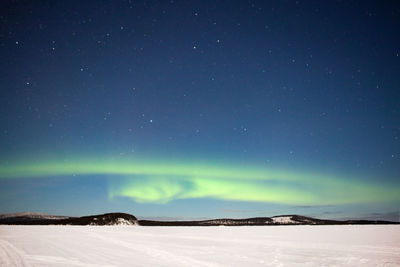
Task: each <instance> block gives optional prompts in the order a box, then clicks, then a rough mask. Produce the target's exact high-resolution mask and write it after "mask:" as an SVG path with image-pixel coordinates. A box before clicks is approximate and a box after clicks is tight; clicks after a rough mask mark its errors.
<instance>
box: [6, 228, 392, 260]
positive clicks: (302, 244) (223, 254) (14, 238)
mask: <svg viewBox="0 0 400 267" xmlns="http://www.w3.org/2000/svg"><path fill="white" fill-rule="evenodd" d="M0 266H400V226H399V225H376V226H374V225H346V226H298V225H288V226H234V227H218V226H217V227H213V226H209V227H139V226H138V227H126V226H124V227H120V226H103V227H98V226H12V225H0Z"/></svg>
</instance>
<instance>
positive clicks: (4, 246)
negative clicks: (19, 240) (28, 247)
mask: <svg viewBox="0 0 400 267" xmlns="http://www.w3.org/2000/svg"><path fill="white" fill-rule="evenodd" d="M24 254H25V253H23V252H22V251H20V250H19V249H18V248H16V247H14V246H13V245H12V244H10V243H9V242H8V241H6V240H1V239H0V266H2V267H3V266H4V267H5V266H7V267H12V266H18V267H30V266H31V265H30V264H29V263H28V262H26V261H25V259H24Z"/></svg>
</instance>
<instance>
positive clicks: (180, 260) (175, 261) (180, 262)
mask: <svg viewBox="0 0 400 267" xmlns="http://www.w3.org/2000/svg"><path fill="white" fill-rule="evenodd" d="M89 235H90V236H92V237H94V238H97V239H100V240H103V241H106V242H107V243H113V244H115V245H118V246H122V247H125V248H128V249H131V250H134V251H137V252H140V253H143V254H146V255H148V256H150V257H152V258H157V259H158V260H161V262H163V263H168V265H171V266H207V267H219V266H221V265H219V264H216V263H212V262H204V261H200V260H196V259H193V258H190V257H187V256H182V255H177V254H173V253H170V252H167V251H165V250H160V249H156V248H151V247H150V246H143V245H142V244H136V243H131V242H126V241H122V240H116V239H114V238H110V237H106V236H105V235H100V234H96V233H90V234H89Z"/></svg>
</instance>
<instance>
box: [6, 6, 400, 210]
mask: <svg viewBox="0 0 400 267" xmlns="http://www.w3.org/2000/svg"><path fill="white" fill-rule="evenodd" d="M0 7H1V11H0V20H1V26H0V48H1V50H0V70H1V72H0V147H1V150H0V158H1V162H2V166H3V167H4V166H6V167H7V166H8V165H12V166H14V165H15V166H22V165H23V164H26V163H27V162H29V163H32V162H35V161H41V162H46V165H47V166H49V165H51V164H55V163H48V162H49V159H57V160H56V161H57V162H69V161H71V160H78V161H79V160H82V159H85V160H87V161H89V162H93V161H95V160H97V159H98V158H101V159H102V161H106V162H109V160H110V159H113V160H115V158H118V159H121V161H123V160H128V161H131V160H132V159H135V160H141V161H144V162H147V163H149V162H151V163H152V164H150V165H152V166H153V165H154V166H155V167H154V168H158V167H159V165H157V164H159V163H160V162H161V163H163V164H169V163H168V162H170V161H173V162H178V163H180V164H182V165H185V166H193V165H196V164H198V163H199V162H200V163H204V162H207V163H210V164H215V165H218V166H220V165H223V166H238V165H240V166H257V168H266V169H269V168H272V169H278V170H280V171H285V172H287V171H290V172H293V173H297V172H298V173H304V172H307V173H309V172H311V173H322V174H323V176H326V175H328V176H335V177H339V179H340V181H347V180H351V181H353V180H354V181H357V182H361V183H365V184H368V185H369V183H370V182H373V183H376V184H381V185H385V186H386V185H388V186H390V187H392V188H395V189H396V190H397V192H399V190H400V187H399V183H400V181H399V179H400V139H399V138H400V114H399V113H400V101H399V100H400V90H399V88H400V78H399V77H400V75H399V70H400V56H399V53H400V37H399V36H400V35H399V26H400V5H399V4H398V3H396V2H395V1H268V2H267V1H4V2H2V3H1V4H0ZM135 160H134V161H135ZM154 162H157V164H156V163H154ZM189 162H190V164H189ZM53 166H54V165H53ZM4 168H5V167H4ZM73 172H75V171H73ZM76 172H81V170H77V171H76ZM68 175H75V173H72V172H71V173H68V172H66V173H62V175H61V174H60V173H58V174H56V173H54V174H52V175H50V176H51V177H48V175H43V174H40V175H36V176H40V177H41V178H42V180H41V183H42V184H44V185H46V186H44V185H43V186H35V188H36V189H35V188H34V189H32V188H31V185H32V184H31V183H36V182H32V180H31V179H32V178H24V179H22V180H18V181H15V180H14V179H12V178H10V177H6V175H2V176H3V178H4V179H2V180H1V181H0V187H1V188H2V189H0V191H2V192H3V193H2V197H1V201H2V203H3V204H0V212H2V211H3V212H11V211H22V210H26V209H30V210H37V211H43V212H53V213H54V212H55V213H74V214H87V213H91V212H92V210H93V206H90V205H82V206H81V207H80V208H71V207H68V205H67V204H65V203H64V204H61V202H60V201H57V197H56V196H58V197H60V196H63V195H65V196H68V197H71V192H75V193H74V194H75V198H76V199H79V201H82V203H85V202H86V203H89V202H90V201H94V199H96V197H95V196H97V197H99V196H101V198H102V202H101V203H102V204H101V205H102V206H103V207H106V208H103V209H102V208H99V207H96V211H97V210H98V211H99V212H101V211H104V210H107V209H120V210H125V211H129V212H133V213H135V215H144V216H150V215H151V216H155V215H163V216H164V215H165V214H162V213H163V212H165V213H167V214H172V215H173V216H217V215H220V214H218V212H217V211H206V209H207V207H210V205H211V206H218V207H219V209H218V210H219V211H221V210H224V209H225V210H235V209H236V208H237V209H241V210H259V209H262V210H263V211H264V210H266V213H268V212H269V213H272V212H277V213H280V211H283V212H285V211H292V210H291V209H289V208H288V206H284V207H279V208H277V209H276V208H275V207H274V208H270V207H271V206H273V205H275V204H271V203H270V202H269V201H265V200H263V201H259V200H257V201H253V200H251V201H249V199H248V198H246V197H243V198H241V197H238V198H239V199H232V198H234V197H233V195H235V196H236V193H237V192H236V191H235V194H233V191H230V192H229V194H228V193H227V195H230V196H232V197H228V198H227V197H225V195H224V196H223V194H222V193H221V195H218V194H217V195H215V194H214V195H213V194H211V195H210V194H208V193H207V194H205V196H201V197H198V196H197V195H196V196H195V197H194V196H193V195H190V194H189V195H190V196H187V195H185V194H186V193H187V192H186V191H187V188H188V187H190V186H188V187H187V186H186V185H184V186H182V187H183V188H185V189H182V191H179V193H176V195H174V197H172V199H170V200H168V201H167V203H163V204H159V203H158V204H153V203H151V204H146V203H145V204H143V203H142V202H147V201H143V199H138V195H137V193H135V194H134V195H132V194H131V193H130V195H129V196H130V197H127V198H124V197H121V196H120V197H117V198H115V197H113V198H108V197H107V194H109V193H107V192H110V189H109V188H111V187H113V186H110V185H109V182H107V179H114V178H110V177H108V176H107V175H104V173H100V174H98V173H96V174H93V173H91V174H90V175H87V173H86V174H85V173H81V174H80V175H81V176H82V177H81V178H80V179H76V178H71V177H69V176H68ZM93 175H94V176H96V177H97V178H93V177H92V176H93ZM146 175H149V173H148V172H145V173H144V174H143V177H147V176H146ZM152 175H153V174H152ZM165 175H167V176H170V175H171V173H170V172H167V173H165ZM184 175H188V174H187V173H186V172H185V174H184ZM213 175H214V174H213ZM23 176H24V175H23ZM27 176H30V175H27ZM42 176H43V177H42ZM44 176H46V177H44ZM64 176H67V177H69V178H67V177H64ZM89 176H90V177H89ZM105 176H107V177H105ZM111 176H112V175H111ZM134 176H135V177H134V178H132V177H131V178H130V179H133V180H137V179H144V178H143V177H142V176H141V175H140V174H139V175H137V174H136V173H135V175H134ZM46 179H47V180H48V179H56V180H57V181H62V182H60V184H58V183H56V185H54V187H51V188H49V187H48V183H47V182H46V181H47V180H46ZM124 179H128V178H126V177H125V178H124ZM158 179H159V178H158ZM168 179H172V178H168ZM243 179H246V177H243ZM277 179H278V178H277ZM279 179H280V178H279ZM279 179H278V180H279ZM321 179H322V180H323V178H321ZM34 180H35V179H34ZM128 180H129V179H128ZM189 180H190V179H189ZM279 181H280V180H279ZM49 183H50V182H49ZM2 184H3V186H2ZM299 184H300V185H298V186H299V187H302V184H301V182H300V181H299ZM180 185H181V184H180ZM124 186H126V184H124ZM151 186H152V184H151V183H149V184H147V185H146V187H145V188H146V190H147V188H150V187H151ZM196 186H197V187H196V189H198V190H200V189H199V188H200V186H199V185H198V184H196ZM292 186H293V185H292ZM17 188H18V189H17ZM27 188H29V189H27ZM74 188H79V189H77V190H74ZM82 188H86V189H85V190H86V191H85V190H83V191H82V192H81V191H80V190H82ZM141 188H142V187H141ZM164 189H165V188H164ZM164 189H163V190H164ZM203 189H204V188H202V189H201V190H203ZM296 189H298V188H296ZM146 190H145V191H146ZM204 190H205V189H204ZM207 190H209V188H208V189H207ZM232 190H237V189H232ZM338 190H339V189H338ZM111 191H112V190H111ZM142 191H143V190H142ZM142 191H141V192H142ZM221 191H223V190H222V189H221ZM339 191H340V190H339ZM4 192H7V194H5V193H4ZM28 192H29V193H28ZM54 192H57V193H56V196H55V195H54ZM79 192H80V193H79ZM207 192H209V191H207ZM34 194H37V195H40V196H41V197H40V199H39V200H37V201H36V202H35V201H33V199H34V196H33V195H34ZM121 194H122V193H121ZM121 194H119V195H121ZM237 194H238V195H239V196H240V193H237ZM288 194H289V193H288ZM296 194H297V193H296ZM117 195H118V194H117ZM122 195H123V194H122ZM126 196H127V195H126V194H125V197H126ZM178 196H179V197H178ZM185 196H187V197H185ZM68 197H66V198H65V201H66V203H68V202H69V201H70V199H69V198H68ZM131 198H133V200H132V199H131ZM16 199H17V200H16ZM399 201H400V200H399V198H397V200H393V199H392V200H390V201H388V200H385V201H383V200H382V201H380V200H375V199H374V200H371V201H370V202H372V203H373V204H374V205H377V207H375V206H374V205H371V203H368V204H367V203H366V202H368V201H365V199H364V201H361V202H362V203H361V204H360V203H358V202H357V205H358V206H356V207H355V208H354V207H352V206H351V205H354V203H345V204H346V205H344V204H343V203H342V204H341V206H340V207H337V206H335V210H334V211H332V212H337V213H335V214H336V215H335V216H336V217H340V216H342V217H346V216H350V215H349V214H351V213H352V211H354V210H355V209H358V210H362V209H365V212H364V213H363V214H361V213H360V214H357V216H366V214H367V213H368V212H370V213H373V212H382V211H384V212H395V211H396V205H397V206H398V204H399ZM117 202H118V203H119V204H116V203H117ZM122 202H123V204H121V203H122ZM149 202H152V201H149ZM192 202H196V203H195V204H193V203H192ZM317 202H318V201H315V200H313V201H312V204H313V205H314V204H315V206H318V205H317V204H318V203H317ZM321 202H324V201H322V200H321ZM383 202H385V203H383ZM44 203H47V204H44ZM48 203H51V205H49V204H48ZM140 203H142V204H140ZM177 203H178V204H177ZM182 203H183V204H182ZM277 203H278V204H279V205H281V204H282V205H283V204H285V205H287V204H288V203H287V202H285V203H282V202H281V201H277ZM290 204H291V206H290V207H293V205H294V203H290ZM328 204H329V203H328ZM336 204H338V203H337V202H336V201H333V200H332V205H336ZM347 204H348V205H347ZM71 205H72V204H71ZM130 205H134V208H132V206H130ZM146 205H150V207H146V208H144V207H145V206H146ZM179 205H183V206H182V207H180V206H179ZM193 205H194V206H195V207H200V208H199V210H200V211H199V212H198V213H196V214H195V213H194V212H193V213H192V212H189V211H190V210H191V207H194V206H193ZM61 206H62V207H63V208H61ZM177 206H179V207H180V208H177ZM244 206H246V208H243V207H244ZM260 206H261V208H260ZM350 206H351V207H352V208H349V207H350ZM372 206H374V207H373V208H371V209H368V208H366V207H372ZM127 207H130V208H127ZM160 209H161V210H162V211H160ZM308 210H309V209H307V212H308ZM326 210H327V208H325V209H324V208H321V207H320V206H318V212H316V214H318V215H321V214H322V213H323V212H329V211H326ZM328 210H329V209H328ZM344 210H346V211H344ZM294 212H297V213H301V212H303V211H302V210H294ZM139 213H140V214H139ZM303 213H304V212H303ZM197 214H198V215H197ZM221 214H223V215H224V216H225V215H226V214H224V213H223V212H222V211H221ZM248 214H249V215H253V214H255V215H257V214H256V213H251V212H249V213H248ZM228 215H229V214H228ZM242 215H243V214H240V215H237V216H239V217H241V216H242ZM246 215H247V214H246ZM266 215H274V214H266ZM226 216H227V215H226ZM235 216H236V215H235ZM242 217H243V216H242Z"/></svg>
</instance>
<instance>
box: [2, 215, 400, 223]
mask: <svg viewBox="0 0 400 267" xmlns="http://www.w3.org/2000/svg"><path fill="white" fill-rule="evenodd" d="M0 224H18V225H141V226H222V225H226V226H244V225H348V224H399V223H398V222H389V221H368V220H347V221H336V220H321V219H315V218H311V217H305V216H300V215H280V216H274V217H256V218H248V219H228V218H226V219H225V218H224V219H212V220H202V221H153V220H138V219H137V218H136V217H135V216H133V215H130V214H127V213H106V214H101V215H93V216H83V217H65V216H51V215H45V214H37V213H35V214H34V216H32V213H20V214H13V215H7V214H5V215H0Z"/></svg>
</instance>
